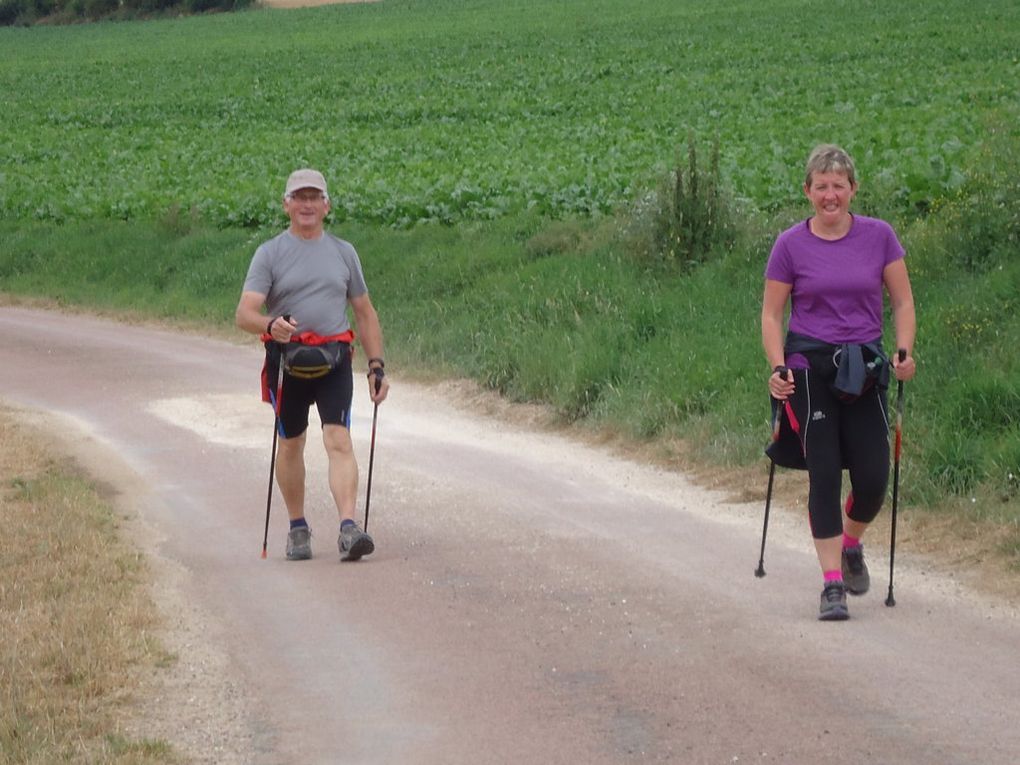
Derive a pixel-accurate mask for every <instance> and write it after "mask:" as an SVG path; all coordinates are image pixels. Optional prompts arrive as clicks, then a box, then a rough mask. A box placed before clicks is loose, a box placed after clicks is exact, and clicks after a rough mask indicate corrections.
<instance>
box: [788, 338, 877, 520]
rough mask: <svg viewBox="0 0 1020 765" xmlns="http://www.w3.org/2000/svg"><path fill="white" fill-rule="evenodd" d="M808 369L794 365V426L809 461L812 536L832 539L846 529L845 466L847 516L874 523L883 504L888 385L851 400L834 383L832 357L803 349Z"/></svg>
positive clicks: (834, 375)
mask: <svg viewBox="0 0 1020 765" xmlns="http://www.w3.org/2000/svg"><path fill="white" fill-rule="evenodd" d="M805 355H806V356H807V358H808V361H809V363H810V365H811V368H810V369H796V370H794V381H795V382H796V392H795V393H794V394H793V396H791V397H790V401H789V404H790V409H792V412H791V411H790V409H788V410H787V414H788V416H791V420H795V422H794V421H791V423H790V424H791V425H792V426H793V428H794V430H797V431H798V435H799V436H800V440H801V446H802V447H803V449H804V456H805V458H806V460H807V468H808V480H809V483H810V488H809V490H808V516H809V518H810V520H811V535H812V536H813V537H814V538H815V539H829V538H831V537H835V536H838V535H840V534H842V533H843V515H842V510H841V508H840V494H841V491H842V480H843V469H844V468H846V469H847V470H848V471H849V473H850V496H849V497H848V498H847V515H848V516H849V517H850V518H852V519H853V520H855V521H860V522H861V523H871V522H872V521H873V520H875V516H877V515H878V511H879V510H881V508H882V502H883V500H884V499H885V492H886V486H887V485H888V483H889V420H888V413H887V408H886V393H885V389H884V388H880V387H879V386H877V385H875V386H872V387H871V388H870V389H869V390H867V391H865V392H864V393H863V394H862V395H861V396H860V397H859V398H857V399H855V400H854V401H852V402H847V401H843V400H841V399H840V398H839V396H838V395H837V394H836V393H835V392H833V390H832V389H831V387H830V385H831V383H832V382H833V381H834V380H835V378H836V367H835V366H834V365H833V362H832V357H831V355H829V354H828V353H825V354H805Z"/></svg>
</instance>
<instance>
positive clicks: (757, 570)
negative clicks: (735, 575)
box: [754, 566, 765, 579]
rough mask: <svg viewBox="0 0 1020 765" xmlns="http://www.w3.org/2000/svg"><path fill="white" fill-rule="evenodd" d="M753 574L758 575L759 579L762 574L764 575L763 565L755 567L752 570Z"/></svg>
mask: <svg viewBox="0 0 1020 765" xmlns="http://www.w3.org/2000/svg"><path fill="white" fill-rule="evenodd" d="M754 575H755V576H756V577H758V578H759V579H761V578H762V577H763V576H765V567H764V566H758V568H756V569H755V570H754Z"/></svg>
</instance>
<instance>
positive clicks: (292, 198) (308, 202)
mask: <svg viewBox="0 0 1020 765" xmlns="http://www.w3.org/2000/svg"><path fill="white" fill-rule="evenodd" d="M283 209H284V212H286V213H287V217H289V218H290V222H291V224H292V225H294V226H295V227H297V228H299V229H308V230H311V229H316V228H319V227H321V226H322V221H323V220H324V219H325V218H326V213H328V212H329V202H327V201H326V197H325V196H324V195H323V193H322V192H321V191H319V190H318V189H298V190H297V191H294V192H292V193H291V194H290V195H289V196H286V197H284V198H283Z"/></svg>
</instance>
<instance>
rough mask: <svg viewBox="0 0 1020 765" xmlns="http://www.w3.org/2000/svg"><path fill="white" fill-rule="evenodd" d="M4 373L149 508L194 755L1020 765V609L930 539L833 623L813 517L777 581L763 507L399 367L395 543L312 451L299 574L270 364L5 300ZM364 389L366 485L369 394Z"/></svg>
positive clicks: (14, 400) (383, 523) (359, 436)
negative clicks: (260, 385) (368, 550)
mask: <svg viewBox="0 0 1020 765" xmlns="http://www.w3.org/2000/svg"><path fill="white" fill-rule="evenodd" d="M0 357H2V358H3V359H4V360H5V361H4V388H3V396H4V398H5V400H6V401H7V403H10V404H13V405H15V406H18V407H25V408H32V409H39V410H46V411H48V412H51V413H52V414H51V416H50V417H49V418H47V421H49V422H56V423H58V424H59V427H60V428H61V429H62V430H63V435H64V439H65V440H66V441H67V442H68V443H70V444H72V445H73V446H74V448H75V449H76V451H77V453H78V454H79V455H80V456H81V457H82V459H83V460H85V462H86V463H87V465H88V467H89V469H90V470H92V471H94V472H95V473H96V474H97V475H98V477H99V478H101V479H102V480H103V481H105V482H107V483H108V484H110V485H112V486H114V487H116V488H117V489H118V490H119V491H120V492H121V504H122V506H124V507H128V508H130V509H132V511H133V512H137V514H138V515H139V517H140V520H139V521H138V522H137V523H134V524H131V525H130V526H129V528H130V529H131V533H132V534H133V535H134V536H135V538H136V540H137V541H138V543H139V544H141V545H142V546H143V547H145V549H147V550H148V551H149V552H150V554H151V555H152V556H154V560H155V561H156V565H157V570H158V571H160V572H162V574H161V577H162V578H161V587H162V589H163V590H164V592H163V593H162V595H161V598H162V602H163V603H164V604H170V605H169V606H167V605H165V606H164V607H169V608H171V609H172V613H171V617H172V620H173V621H174V622H175V624H176V625H177V627H178V629H177V631H176V633H175V634H176V638H175V639H176V640H177V643H176V646H177V648H176V650H177V651H178V653H179V655H180V667H179V670H178V676H177V679H176V680H175V681H174V683H173V687H171V688H163V689H162V690H160V691H158V693H157V692H154V696H156V695H158V696H159V698H154V699H153V705H154V708H157V709H158V710H160V711H159V715H158V717H159V718H160V719H158V720H149V722H148V723H147V724H148V725H150V726H157V728H158V726H159V725H162V726H163V731H164V735H167V736H168V737H169V738H172V739H174V740H176V741H177V742H178V744H179V745H180V746H181V747H182V748H184V749H185V750H186V751H188V752H189V753H191V755H192V756H194V757H195V759H196V760H197V761H202V762H217V763H229V762H246V763H247V762H255V763H401V764H405V765H406V764H409V763H422V764H431V763H437V764H438V763H442V764H443V765H452V764H455V763H464V764H468V763H470V764H471V765H477V764H479V763H510V762H514V763H539V762H540V763H564V764H567V763H569V764H571V765H574V764H576V763H590V764H592V765H599V764H602V763H605V764H606V765H609V764H611V763H612V764H616V763H627V762H675V763H690V764H695V765H697V764H700V763H706V764H707V763H720V764H721V763H734V762H741V763H747V762H762V763H812V764H813V763H853V764H854V765H859V763H862V762H863V763H882V764H883V765H896V764H898V763H903V764H906V763H916V764H917V765H921V764H922V763H923V764H924V765H949V764H953V765H962V764H963V763H982V765H1015V763H1016V762H1018V761H1020V727H1018V726H1017V724H1016V722H1017V716H1016V700H1017V699H1018V698H1020V662H1018V660H1017V659H1018V649H1020V619H1018V617H1017V614H1016V613H1015V612H1013V611H1011V610H1009V609H1003V608H999V607H996V606H995V604H994V603H992V602H990V601H988V600H985V599H983V598H981V597H979V596H977V595H976V594H974V593H971V592H968V591H967V590H966V589H964V588H963V587H961V586H960V585H959V584H956V583H955V582H953V581H947V580H945V579H942V578H940V577H939V576H937V575H935V573H933V572H932V571H931V569H930V566H929V565H928V563H927V562H926V561H923V560H919V559H917V558H916V556H911V554H910V552H909V550H907V551H903V552H901V553H900V554H899V555H898V556H897V560H898V564H899V562H900V561H901V560H902V566H899V565H898V568H897V588H896V591H897V595H898V598H897V600H898V605H897V607H896V608H886V607H885V606H884V605H883V600H884V595H885V588H886V586H887V578H886V577H887V574H886V570H887V569H886V567H887V565H888V561H887V559H886V558H885V556H884V555H883V554H882V553H881V550H880V548H879V547H877V546H876V547H875V548H874V553H873V558H872V566H873V577H874V580H875V581H874V586H873V591H872V592H871V593H870V594H869V595H867V596H865V597H863V598H857V599H854V600H853V601H852V602H851V613H852V616H853V618H852V619H851V621H849V622H846V623H841V624H836V623H827V624H823V623H819V622H817V621H816V619H815V615H816V610H817V596H818V589H819V587H818V580H819V578H820V577H819V575H818V572H817V570H816V569H817V564H816V563H815V560H814V556H813V553H812V550H811V546H810V542H809V540H808V539H807V535H806V530H805V529H804V528H802V524H801V521H800V520H799V519H797V518H794V517H793V514H792V513H783V512H778V513H777V514H776V515H777V517H776V519H775V522H774V525H773V526H772V528H771V529H770V547H769V552H768V556H767V568H768V571H769V574H768V576H767V577H766V578H764V579H760V580H759V579H756V578H755V577H754V576H753V573H752V572H753V569H754V566H755V564H756V562H757V556H758V542H759V534H760V514H761V507H760V504H758V503H754V504H753V505H744V504H731V503H729V502H727V501H726V500H725V498H724V497H723V496H721V495H717V494H714V493H711V492H708V491H706V490H703V489H700V488H697V487H695V486H693V485H691V484H690V483H688V482H687V481H685V480H684V479H683V478H682V477H680V476H678V475H674V474H668V473H664V472H661V471H658V470H655V469H651V468H648V467H645V466H641V465H637V464H632V463H629V462H626V461H622V460H620V459H617V458H614V457H612V456H611V455H609V454H607V453H605V452H603V451H600V450H598V449H593V448H590V447H586V446H582V445H579V444H577V443H573V442H571V441H568V440H566V439H565V438H563V437H560V436H558V435H555V434H550V433H544V432H539V431H534V430H529V429H528V428H527V427H525V426H523V425H522V426H516V425H511V424H507V422H506V421H503V420H498V419H492V418H485V417H482V416H480V415H477V414H472V413H471V412H470V411H469V410H468V409H467V408H465V407H462V406H458V405H457V402H456V401H454V400H452V399H451V395H453V394H455V393H456V390H457V389H456V388H451V389H448V390H447V389H443V388H439V389H429V388H424V387H418V386H413V385H410V384H406V383H404V382H402V381H401V380H400V375H399V370H394V374H393V378H394V380H393V384H394V387H393V391H392V395H391V398H390V400H389V401H387V402H386V403H385V404H384V405H383V406H382V407H381V408H380V415H379V427H378V436H377V449H376V460H375V476H374V479H373V496H372V517H371V521H370V530H371V532H372V534H373V535H374V536H375V539H376V542H377V552H376V553H375V554H374V555H372V556H371V557H370V558H367V559H365V560H364V561H362V562H360V563H357V564H341V563H340V562H339V561H338V556H337V553H336V546H335V545H336V529H335V518H334V515H333V511H332V510H331V509H330V508H331V503H330V502H329V501H328V498H327V491H326V487H325V485H324V481H323V480H321V477H322V467H323V460H322V457H321V454H320V452H321V450H320V449H318V448H316V447H317V446H318V444H317V443H315V442H314V439H311V438H310V439H309V446H310V449H309V452H310V460H309V475H310V477H311V481H310V496H309V508H310V511H309V520H310V522H311V525H312V528H313V532H314V537H313V546H314V551H315V557H314V559H313V560H311V561H308V562H299V563H288V562H287V561H285V560H284V559H283V547H284V544H283V543H284V536H285V528H286V521H285V514H284V512H283V510H282V505H281V504H280V502H279V497H278V496H277V499H276V500H275V504H274V508H275V509H274V511H273V519H272V528H271V534H270V548H269V549H270V557H269V559H268V560H261V559H260V557H259V552H260V550H261V542H262V524H263V520H264V513H265V499H266V497H265V493H266V485H267V483H266V482H267V471H268V461H269V444H270V439H271V433H272V431H271V428H272V419H271V413H270V411H269V410H268V408H267V407H266V406H265V405H264V404H261V403H260V402H259V401H258V395H257V392H258V391H257V372H258V369H259V366H260V352H259V350H258V348H257V347H255V346H254V345H252V346H245V347H239V346H236V345H231V344H229V343H224V342H221V341H215V340H211V339H205V338H196V337H193V336H188V335H185V334H180V333H174V332H169V331H160V330H155V329H148V328H142V327H128V326H119V325H116V324H113V323H110V322H106V321H102V320H97V319H90V318H84V317H80V316H64V315H58V314H52V313H45V312H39V311H35V310H29V309H21V308H10V307H8V308H0ZM357 377H358V378H359V379H358V381H357V382H358V385H359V386H360V385H362V384H363V381H362V380H361V379H360V375H358V376H357ZM355 397H356V398H355V402H356V406H355V417H354V422H353V433H354V436H355V442H356V446H357V449H358V452H359V456H360V460H361V463H362V468H363V470H364V468H365V467H366V466H367V462H368V460H367V450H368V436H369V433H370V427H371V407H370V406H369V404H368V399H367V395H366V393H365V391H364V389H363V388H361V387H359V388H358V389H357V390H356V391H355ZM25 416H26V417H30V416H31V417H34V416H35V415H30V414H28V413H26V415H25ZM313 427H314V426H313ZM363 476H364V473H363ZM316 479H320V480H316ZM361 496H362V498H363V497H364V488H363V487H362V492H361ZM166 730H169V731H170V733H166Z"/></svg>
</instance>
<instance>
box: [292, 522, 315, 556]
mask: <svg viewBox="0 0 1020 765" xmlns="http://www.w3.org/2000/svg"><path fill="white" fill-rule="evenodd" d="M311 557H312V530H311V529H310V528H308V527H307V526H298V527H297V528H296V529H291V530H290V531H288V532H287V560H308V559H309V558H311Z"/></svg>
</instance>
